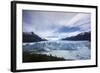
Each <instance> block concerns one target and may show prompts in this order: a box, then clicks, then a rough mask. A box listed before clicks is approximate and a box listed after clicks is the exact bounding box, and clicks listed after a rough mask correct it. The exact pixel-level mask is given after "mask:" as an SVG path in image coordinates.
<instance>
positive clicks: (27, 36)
mask: <svg viewBox="0 0 100 73" xmlns="http://www.w3.org/2000/svg"><path fill="white" fill-rule="evenodd" d="M39 41H46V39H42V38H41V37H39V36H38V35H36V34H35V33H34V32H23V42H39Z"/></svg>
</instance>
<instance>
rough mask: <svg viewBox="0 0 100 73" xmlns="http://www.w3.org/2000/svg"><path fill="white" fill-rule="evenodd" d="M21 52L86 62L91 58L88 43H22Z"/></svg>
mask: <svg viewBox="0 0 100 73" xmlns="http://www.w3.org/2000/svg"><path fill="white" fill-rule="evenodd" d="M23 50H24V51H29V52H30V53H32V52H36V53H39V54H46V55H52V56H57V57H63V58H64V59H66V60H87V59H90V58H91V44H90V42H89V41H40V42H32V43H23Z"/></svg>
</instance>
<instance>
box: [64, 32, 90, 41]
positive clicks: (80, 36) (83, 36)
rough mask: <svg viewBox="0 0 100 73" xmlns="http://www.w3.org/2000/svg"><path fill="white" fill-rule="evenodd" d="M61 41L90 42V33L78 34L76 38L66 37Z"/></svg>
mask: <svg viewBox="0 0 100 73" xmlns="http://www.w3.org/2000/svg"><path fill="white" fill-rule="evenodd" d="M62 40H74V41H79V40H82V41H84V40H87V41H91V32H84V33H80V34H78V35H76V36H72V37H67V38H64V39H62Z"/></svg>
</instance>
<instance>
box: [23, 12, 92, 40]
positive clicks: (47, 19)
mask: <svg viewBox="0 0 100 73" xmlns="http://www.w3.org/2000/svg"><path fill="white" fill-rule="evenodd" d="M22 23H23V32H34V33H35V34H37V35H39V36H40V37H42V38H46V39H48V40H58V39H61V38H65V37H70V36H74V35H77V34H79V33H81V32H87V31H90V29H91V27H90V26H91V14H89V13H74V12H46V11H34V10H23V21H22Z"/></svg>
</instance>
